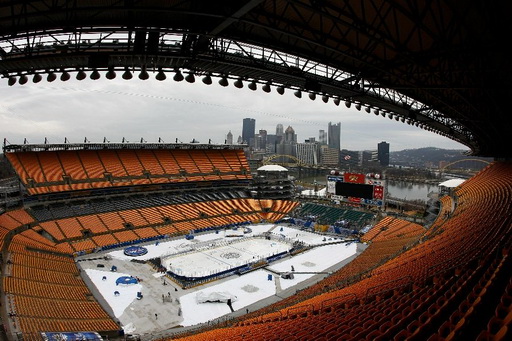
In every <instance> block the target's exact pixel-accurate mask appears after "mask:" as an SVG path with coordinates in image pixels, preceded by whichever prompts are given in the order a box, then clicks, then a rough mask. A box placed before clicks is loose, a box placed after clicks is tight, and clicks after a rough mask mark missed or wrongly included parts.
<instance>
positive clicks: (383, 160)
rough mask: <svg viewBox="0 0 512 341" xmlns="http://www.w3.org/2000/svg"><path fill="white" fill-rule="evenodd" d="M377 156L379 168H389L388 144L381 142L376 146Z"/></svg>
mask: <svg viewBox="0 0 512 341" xmlns="http://www.w3.org/2000/svg"><path fill="white" fill-rule="evenodd" d="M377 154H378V158H379V162H380V165H381V166H389V143H387V142H386V141H382V142H381V143H379V144H378V145H377Z"/></svg>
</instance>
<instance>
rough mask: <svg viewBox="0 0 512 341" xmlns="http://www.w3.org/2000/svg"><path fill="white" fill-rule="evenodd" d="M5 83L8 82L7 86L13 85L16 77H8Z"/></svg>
mask: <svg viewBox="0 0 512 341" xmlns="http://www.w3.org/2000/svg"><path fill="white" fill-rule="evenodd" d="M7 84H9V86H13V85H14V84H16V77H14V76H11V77H9V80H8V81H7Z"/></svg>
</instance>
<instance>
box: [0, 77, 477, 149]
mask: <svg viewBox="0 0 512 341" xmlns="http://www.w3.org/2000/svg"><path fill="white" fill-rule="evenodd" d="M0 91H1V95H0V120H1V124H0V136H2V137H5V138H7V139H8V140H9V142H10V143H22V142H23V139H24V138H27V139H28V140H29V142H31V143H41V142H43V141H44V138H45V137H47V138H48V139H49V141H50V142H52V143H60V142H63V141H64V137H67V138H68V139H69V140H70V141H71V142H82V141H83V139H84V137H87V138H88V139H89V140H90V141H92V142H101V141H103V138H104V137H107V138H108V139H109V140H110V141H111V142H120V141H121V140H122V138H123V137H124V138H126V139H127V140H129V141H131V142H137V141H140V138H141V137H143V138H144V139H145V140H147V141H148V142H154V141H157V140H158V138H162V139H163V140H164V141H166V142H174V141H175V139H176V138H178V139H179V140H180V141H182V142H189V141H190V140H191V139H192V138H195V139H198V140H200V141H201V142H207V141H208V139H212V141H213V143H223V142H224V139H225V136H226V134H227V133H228V131H231V132H232V133H233V135H234V137H235V138H236V137H238V135H241V130H242V119H243V118H244V117H252V118H255V119H256V130H259V129H265V130H267V131H268V133H269V134H273V133H275V127H276V125H277V124H278V123H281V124H283V125H284V126H285V128H286V127H287V126H288V125H291V126H292V127H293V128H294V129H295V132H296V133H297V135H298V139H299V141H303V140H304V139H306V138H309V137H318V130H319V129H324V130H327V124H328V122H330V121H331V122H341V123H342V148H346V149H351V150H363V149H376V146H377V143H379V142H380V141H387V142H389V143H390V144H391V150H402V149H406V148H419V147H428V146H434V147H439V148H453V149H467V148H466V147H465V146H463V145H461V144H458V143H456V142H454V141H452V140H450V139H447V138H444V137H441V136H438V135H436V134H432V133H429V132H426V131H423V130H421V129H419V128H417V127H411V126H408V125H407V124H403V123H401V122H396V121H395V120H389V119H388V118H383V117H381V116H379V117H377V116H375V115H374V114H373V113H372V114H368V113H366V112H365V111H364V110H363V111H360V112H359V111H357V110H356V109H354V108H353V107H352V108H351V109H348V108H346V107H345V106H344V104H343V103H342V104H341V105H340V106H338V107H337V106H335V105H334V104H333V103H332V102H329V103H327V104H325V103H323V102H322V101H321V100H320V99H317V100H316V101H311V100H310V99H309V98H308V97H307V96H303V98H302V99H297V98H296V97H295V96H293V94H292V92H291V91H287V92H286V93H285V94H284V95H282V96H281V95H279V94H277V92H275V90H274V89H273V91H272V92H271V93H270V94H267V93H265V92H263V91H261V89H258V90H257V91H251V90H249V89H248V88H247V87H244V88H243V89H237V88H235V87H234V86H233V85H230V86H228V87H226V88H224V87H221V86H220V85H218V84H217V83H216V81H214V84H213V85H211V86H206V85H204V84H202V83H201V82H200V81H199V80H197V81H196V83H194V84H189V83H186V82H185V81H182V82H180V83H176V82H174V81H172V80H169V79H168V80H166V81H164V82H158V81H156V80H154V79H151V80H147V81H141V80H139V79H136V78H134V79H132V80H131V81H125V80H123V79H121V78H120V77H118V78H116V79H115V80H112V81H108V80H106V79H100V80H98V81H93V80H90V79H87V80H84V81H81V82H78V81H76V80H70V81H68V82H65V83H64V82H60V81H58V80H57V81H55V82H53V83H45V82H44V81H43V82H41V83H39V84H32V83H30V82H29V83H27V84H26V85H23V86H21V85H18V84H16V85H14V86H12V87H9V86H8V85H7V81H6V80H4V79H2V81H1V82H0Z"/></svg>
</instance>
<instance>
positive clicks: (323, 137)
mask: <svg viewBox="0 0 512 341" xmlns="http://www.w3.org/2000/svg"><path fill="white" fill-rule="evenodd" d="M318 142H320V144H321V145H326V144H327V132H326V131H325V130H323V129H320V130H319V131H318Z"/></svg>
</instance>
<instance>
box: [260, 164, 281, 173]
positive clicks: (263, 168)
mask: <svg viewBox="0 0 512 341" xmlns="http://www.w3.org/2000/svg"><path fill="white" fill-rule="evenodd" d="M257 170H258V171H264V172H287V171H288V169H286V168H284V167H283V166H279V165H265V166H261V167H260V168H258V169H257Z"/></svg>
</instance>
